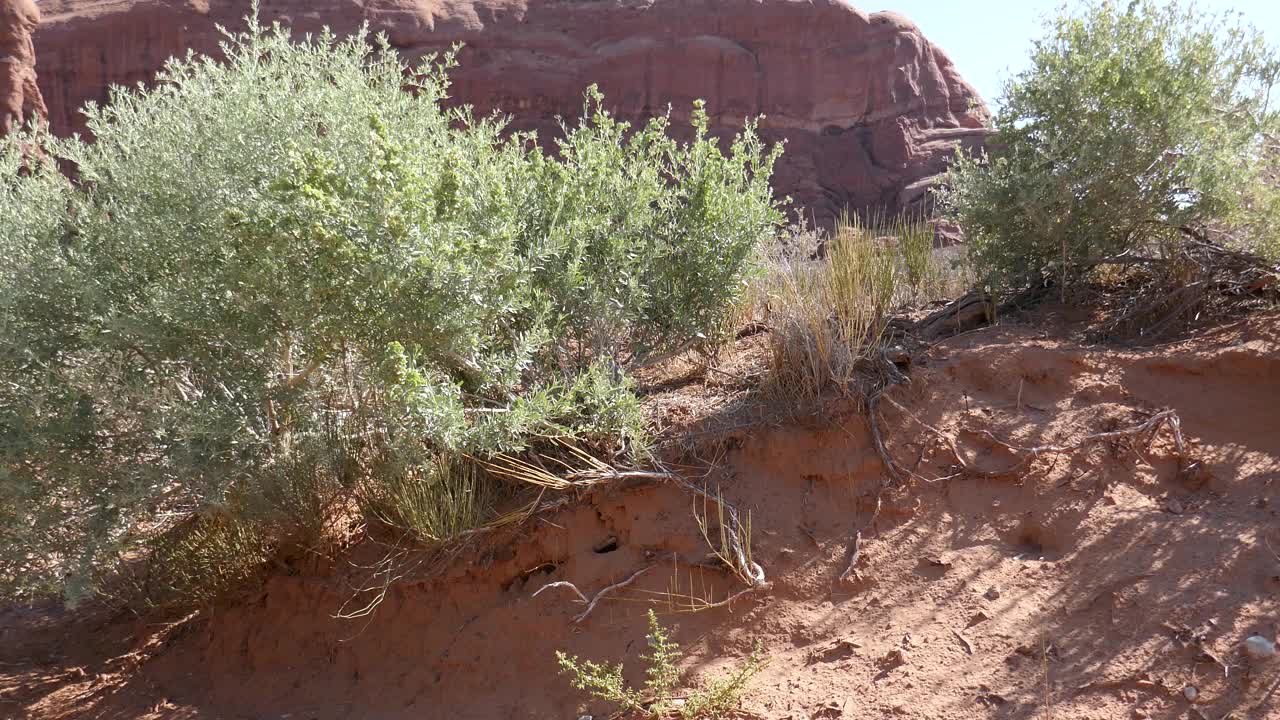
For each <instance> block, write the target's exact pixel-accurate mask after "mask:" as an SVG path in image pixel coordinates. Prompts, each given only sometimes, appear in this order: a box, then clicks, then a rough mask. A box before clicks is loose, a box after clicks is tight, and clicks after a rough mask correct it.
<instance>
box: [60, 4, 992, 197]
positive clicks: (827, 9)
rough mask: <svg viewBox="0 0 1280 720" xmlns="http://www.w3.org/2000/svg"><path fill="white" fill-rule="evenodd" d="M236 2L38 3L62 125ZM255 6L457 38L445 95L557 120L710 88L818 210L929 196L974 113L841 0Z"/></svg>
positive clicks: (977, 136)
mask: <svg viewBox="0 0 1280 720" xmlns="http://www.w3.org/2000/svg"><path fill="white" fill-rule="evenodd" d="M248 6H249V2H248V0H47V1H46V2H45V3H44V4H43V7H44V15H45V18H44V22H43V23H42V25H41V27H40V30H39V31H38V34H37V37H36V46H37V49H38V53H39V63H40V69H41V75H40V82H41V86H42V88H43V89H44V95H45V98H46V99H47V101H48V103H49V113H50V115H49V117H50V121H51V124H52V126H53V128H54V130H55V131H56V132H60V133H68V132H71V131H74V130H76V129H79V127H80V118H79V114H78V112H77V109H78V108H79V107H80V106H81V105H82V104H83V103H84V102H85V101H86V100H97V101H103V100H105V99H106V90H107V86H108V85H109V84H112V83H115V84H134V83H137V82H140V81H141V82H146V81H147V80H149V79H150V78H151V77H152V76H153V75H154V73H155V72H156V70H157V69H159V68H160V66H161V65H162V64H163V62H164V60H165V59H166V58H168V57H170V56H172V55H174V54H177V53H181V52H185V51H186V50H187V49H188V48H191V49H194V50H196V51H197V52H216V50H217V43H218V41H219V39H220V35H219V34H218V32H217V30H216V26H217V25H218V24H222V25H225V26H228V27H231V28H239V27H241V26H242V25H243V20H242V17H243V16H244V14H245V13H246V12H247V9H248ZM262 18H263V19H264V20H268V21H272V20H280V21H282V22H285V23H287V24H289V25H290V26H292V27H293V28H294V29H295V30H297V31H304V32H310V31H315V30H318V29H319V28H320V27H322V26H324V25H328V26H331V27H332V28H333V29H334V30H335V31H337V32H339V33H347V32H351V31H353V30H355V29H356V28H358V27H360V25H361V24H362V23H365V22H367V23H368V24H369V25H370V27H371V28H372V29H373V30H374V31H378V32H386V33H387V35H388V37H389V38H390V41H391V43H392V45H393V46H394V47H396V48H397V49H398V50H399V51H400V52H401V53H402V54H403V55H404V56H405V57H406V59H410V60H412V59H414V58H417V57H419V56H422V55H425V54H427V53H430V52H434V51H438V50H441V49H444V48H447V47H449V46H450V45H451V44H453V43H455V42H459V41H461V42H464V43H465V48H464V50H463V52H462V53H461V56H460V60H461V63H462V64H461V66H460V67H459V68H458V69H456V70H455V71H454V73H453V79H454V86H453V93H454V95H455V96H456V97H457V98H458V99H459V100H461V101H463V102H467V103H471V104H473V105H475V106H476V107H477V109H478V110H480V111H488V110H491V109H494V108H501V109H502V110H504V111H506V112H509V113H512V114H513V115H514V119H513V124H514V125H515V126H516V127H519V128H521V129H538V130H539V131H541V132H543V133H547V134H550V133H554V131H555V129H556V127H557V125H556V117H557V116H564V117H569V118H573V117H576V116H577V115H578V114H579V113H580V110H581V106H582V92H583V90H584V88H585V87H586V86H587V85H588V84H590V83H593V82H595V83H598V84H599V85H600V87H601V89H602V90H603V91H604V93H605V95H606V97H607V99H608V102H609V104H610V105H611V106H612V107H613V109H614V110H615V111H616V112H617V113H618V114H619V115H621V116H623V117H625V118H627V119H633V120H640V119H644V118H645V117H646V116H650V115H653V114H658V113H662V112H665V111H666V108H667V106H668V104H670V105H671V106H673V108H674V110H675V115H676V116H677V118H679V117H680V116H681V114H682V113H687V112H688V110H689V108H690V106H691V103H692V101H693V100H694V99H695V98H704V99H705V100H706V101H707V108H708V110H709V112H710V113H711V116H712V119H713V122H714V123H716V124H717V127H718V129H719V131H721V132H724V133H726V134H727V133H730V132H732V131H733V130H734V129H735V128H737V127H740V126H741V124H742V122H743V119H744V118H745V117H747V116H756V115H764V116H765V119H764V120H763V122H762V128H763V130H764V134H765V135H766V136H767V137H768V138H769V139H771V140H783V139H785V140H786V141H787V151H786V154H785V156H784V159H783V160H782V161H781V162H780V164H779V166H778V168H777V175H776V178H775V188H776V189H777V191H778V192H779V193H780V194H784V195H790V196H792V197H793V199H794V200H795V201H796V204H797V205H798V206H801V207H804V208H806V209H807V211H808V212H809V213H812V215H813V217H815V218H816V219H818V220H819V221H827V220H829V219H830V218H831V217H832V216H833V215H835V214H836V213H838V212H839V211H840V210H842V209H843V208H845V207H852V208H862V207H876V206H883V207H888V208H894V207H898V206H901V205H904V204H909V203H912V202H914V201H917V200H918V199H919V198H920V197H922V196H923V195H924V191H925V188H926V187H927V185H928V184H929V182H930V179H931V178H933V177H934V176H936V175H937V174H938V173H939V172H941V171H942V170H943V169H944V168H945V164H946V160H947V158H948V157H949V156H950V154H951V153H952V152H953V151H954V149H955V147H956V146H957V145H958V144H961V143H976V142H980V141H981V138H982V136H983V130H982V128H983V124H984V121H985V119H986V109H985V106H983V104H982V101H981V99H980V98H979V97H978V96H977V94H976V93H975V92H974V90H973V89H972V88H971V87H970V86H969V85H968V84H966V83H965V82H964V80H963V79H961V77H960V76H959V74H958V73H957V72H956V69H955V67H954V66H953V65H952V64H951V61H950V60H949V59H948V58H947V56H946V55H945V54H944V53H943V52H942V51H941V50H939V49H938V48H936V47H934V46H933V45H932V44H930V43H929V41H928V40H926V39H925V38H924V36H923V35H922V34H921V32H920V31H919V29H918V28H917V27H916V26H915V25H913V24H912V23H911V22H910V21H908V20H906V19H905V18H903V17H901V16H899V15H896V14H892V13H877V14H871V15H868V14H867V13H864V12H862V11H860V10H857V9H855V8H853V7H852V6H850V5H847V4H845V3H844V2H841V1H840V0H812V1H811V2H810V1H797V0H314V1H312V0H307V1H306V2H304V1H303V0H263V2H262Z"/></svg>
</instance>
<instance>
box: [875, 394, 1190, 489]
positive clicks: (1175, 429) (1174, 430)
mask: <svg viewBox="0 0 1280 720" xmlns="http://www.w3.org/2000/svg"><path fill="white" fill-rule="evenodd" d="M885 401H886V402H888V403H889V404H890V405H893V406H894V407H895V408H897V409H898V410H899V411H900V412H902V414H904V415H906V416H907V417H908V418H910V419H911V420H912V421H914V422H915V423H916V424H917V425H919V426H920V427H922V428H924V429H925V430H928V431H929V432H931V433H933V434H934V435H935V436H937V438H938V439H939V440H941V441H942V443H943V445H944V446H945V447H946V448H947V450H948V451H949V452H950V453H951V456H952V458H953V459H954V460H955V464H956V466H957V467H958V468H960V470H961V472H962V473H963V474H965V475H969V476H971V477H980V478H1002V477H1009V476H1010V475H1014V474H1016V473H1018V472H1020V471H1022V470H1023V469H1024V468H1026V467H1027V466H1028V465H1030V464H1031V463H1032V462H1034V461H1035V460H1036V459H1037V458H1040V457H1041V456H1044V455H1055V454H1062V453H1069V452H1075V451H1077V450H1081V449H1083V448H1085V447H1087V446H1089V445H1092V444H1094V443H1099V442H1104V441H1107V440H1114V439H1117V438H1121V437H1135V436H1139V437H1140V436H1142V435H1144V434H1147V433H1150V436H1149V437H1148V439H1147V444H1148V445H1149V444H1150V443H1151V441H1152V440H1153V439H1154V438H1155V434H1156V433H1157V432H1159V430H1160V428H1161V426H1164V427H1167V428H1168V429H1169V432H1170V434H1171V435H1172V436H1173V440H1174V446H1175V448H1176V452H1177V455H1178V466H1179V471H1180V472H1182V473H1186V472H1190V471H1191V470H1193V469H1194V468H1195V467H1196V466H1197V465H1198V463H1196V462H1193V461H1192V460H1191V459H1190V458H1189V456H1188V455H1187V446H1186V441H1185V440H1184V439H1183V436H1182V421H1181V420H1180V419H1179V418H1178V414H1177V413H1176V412H1175V411H1173V410H1162V411H1160V412H1158V413H1156V414H1154V415H1152V416H1151V417H1149V418H1147V420H1146V421H1144V422H1142V423H1139V424H1137V425H1133V426H1131V427H1127V428H1123V429H1120V430H1112V431H1109V432H1102V433H1093V434H1091V435H1086V436H1085V437H1083V438H1081V439H1080V440H1078V441H1076V442H1073V443H1067V444H1063V445H1039V446H1036V447H1029V448H1028V447H1019V446H1017V445H1013V444H1010V443H1007V442H1005V441H1003V440H1000V439H999V438H996V437H995V436H994V435H992V434H991V433H990V432H985V433H983V434H984V435H985V436H986V437H987V438H988V439H990V440H991V441H992V442H994V443H996V444H997V445H1000V446H1001V447H1003V448H1005V449H1007V450H1009V451H1010V452H1012V453H1014V454H1015V455H1017V456H1019V458H1018V460H1017V461H1016V462H1014V463H1013V464H1012V465H1010V466H1009V467H1006V468H1000V469H998V470H982V469H979V468H976V467H974V466H973V465H971V464H970V463H968V462H967V461H966V460H965V459H964V456H963V455H961V454H960V450H959V448H957V447H956V441H955V438H954V437H952V436H951V435H949V434H947V433H945V432H943V431H941V430H939V429H938V428H935V427H933V426H932V425H930V424H928V423H926V422H924V421H923V420H921V419H920V418H919V417H917V416H916V415H915V414H914V413H912V412H911V411H910V410H908V409H906V408H905V407H903V406H902V405H900V404H898V403H897V402H894V401H893V400H892V399H890V398H887V397H886V398H885Z"/></svg>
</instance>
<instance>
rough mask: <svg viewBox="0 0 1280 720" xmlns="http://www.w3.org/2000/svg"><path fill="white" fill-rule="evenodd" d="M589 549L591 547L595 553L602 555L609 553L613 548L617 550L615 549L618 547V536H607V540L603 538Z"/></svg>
mask: <svg viewBox="0 0 1280 720" xmlns="http://www.w3.org/2000/svg"><path fill="white" fill-rule="evenodd" d="M591 549H592V551H594V552H595V553H596V554H597V555H604V554H605V553H611V552H613V551H614V550H617V549H618V538H616V537H611V538H609V539H608V540H605V541H604V542H602V543H600V544H598V545H596V546H595V547H593V548H591Z"/></svg>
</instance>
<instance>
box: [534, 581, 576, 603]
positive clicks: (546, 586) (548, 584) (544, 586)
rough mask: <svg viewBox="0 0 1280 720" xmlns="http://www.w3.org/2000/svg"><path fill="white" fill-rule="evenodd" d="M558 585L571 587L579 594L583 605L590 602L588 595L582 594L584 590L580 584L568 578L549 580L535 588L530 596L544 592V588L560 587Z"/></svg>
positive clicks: (536, 595)
mask: <svg viewBox="0 0 1280 720" xmlns="http://www.w3.org/2000/svg"><path fill="white" fill-rule="evenodd" d="M558 587H564V588H569V589H570V590H572V591H573V592H574V594H575V595H577V596H578V598H579V599H581V600H582V604H583V605H586V604H587V603H588V602H589V601H588V600H587V596H586V595H583V594H582V591H581V590H579V589H578V586H577V585H574V584H573V583H571V582H569V581H568V580H557V581H556V582H549V583H547V584H546V585H543V586H542V587H540V588H538V589H537V590H535V591H534V592H533V594H532V595H530V596H529V597H538V596H539V595H541V594H542V591H543V590H547V589H548V588H558Z"/></svg>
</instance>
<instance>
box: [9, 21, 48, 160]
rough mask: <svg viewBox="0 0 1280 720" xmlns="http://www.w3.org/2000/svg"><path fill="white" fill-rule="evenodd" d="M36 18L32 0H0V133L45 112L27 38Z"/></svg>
mask: <svg viewBox="0 0 1280 720" xmlns="http://www.w3.org/2000/svg"><path fill="white" fill-rule="evenodd" d="M39 22H40V11H39V10H38V9H37V8H36V4H35V3H34V2H33V1H32V0H0V135H4V134H6V133H8V132H9V131H11V130H13V129H14V128H15V127H20V126H21V125H23V124H24V123H27V122H29V121H31V120H32V119H34V118H38V117H42V116H43V115H44V114H45V107H44V100H42V99H41V97H40V88H39V86H38V85H37V84H36V68H35V65H36V53H35V49H34V47H33V45H32V41H31V35H32V33H34V32H35V29H36V25H38V24H39Z"/></svg>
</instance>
